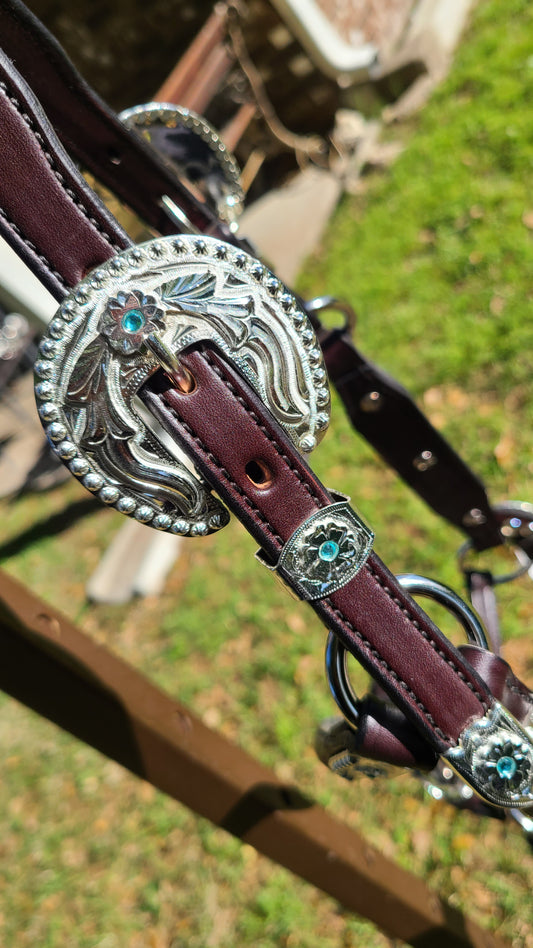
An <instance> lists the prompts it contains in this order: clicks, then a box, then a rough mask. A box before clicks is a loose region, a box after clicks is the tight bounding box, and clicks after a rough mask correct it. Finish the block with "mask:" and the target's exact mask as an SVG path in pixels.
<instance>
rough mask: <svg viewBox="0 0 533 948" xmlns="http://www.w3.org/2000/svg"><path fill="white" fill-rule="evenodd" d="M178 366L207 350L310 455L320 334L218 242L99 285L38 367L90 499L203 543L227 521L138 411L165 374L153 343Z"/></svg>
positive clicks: (158, 256)
mask: <svg viewBox="0 0 533 948" xmlns="http://www.w3.org/2000/svg"><path fill="white" fill-rule="evenodd" d="M149 336H150V337H152V338H153V337H156V338H157V340H159V341H160V342H161V343H162V345H163V347H164V348H166V350H167V351H168V350H170V351H171V352H172V353H173V354H174V355H175V356H177V357H179V354H180V352H182V351H183V350H184V349H186V348H187V347H189V346H190V345H192V344H194V343H197V342H201V341H205V340H209V341H210V342H211V343H212V344H213V345H215V346H216V347H217V348H218V350H219V351H220V352H222V354H223V355H224V356H225V357H226V358H227V359H228V361H230V362H231V363H232V365H233V366H234V367H235V368H236V369H237V370H238V371H239V372H240V373H241V375H242V376H243V377H244V378H245V379H246V380H247V381H248V383H249V384H250V386H251V387H252V388H253V389H254V391H255V392H256V393H257V394H258V395H259V396H260V397H261V398H262V400H263V401H264V403H265V405H266V406H267V407H268V408H269V410H270V412H271V413H272V415H273V416H274V418H275V419H276V421H278V422H279V424H280V425H281V426H282V428H283V429H284V430H285V431H286V433H287V434H288V435H289V437H290V438H291V440H292V441H293V442H294V443H295V444H296V445H297V447H298V448H299V449H300V450H301V451H302V452H309V451H311V450H312V449H313V447H314V446H315V444H316V443H317V441H319V440H320V438H321V437H322V435H323V434H324V431H325V429H326V428H327V426H328V423H329V405H330V397H329V388H328V383H327V376H326V371H325V368H324V364H323V359H322V353H321V351H320V348H319V346H318V344H317V340H316V337H315V334H314V331H313V329H312V327H311V325H310V323H309V321H308V319H307V317H306V315H305V314H304V313H303V311H302V310H301V308H300V307H299V305H298V303H297V302H296V300H295V298H294V297H293V296H292V295H291V294H290V293H288V291H287V289H286V288H285V287H284V285H283V284H282V283H280V281H279V280H278V279H276V277H275V276H273V274H272V273H271V272H270V271H269V270H268V269H266V267H264V266H263V265H262V264H261V263H259V261H258V260H256V259H255V258H254V257H252V256H250V255H249V254H246V253H244V252H243V251H240V250H238V249H236V248H234V247H232V246H231V245H229V244H226V243H224V242H222V241H219V240H216V239H214V238H210V237H193V236H186V235H184V236H180V237H165V238H160V239H157V240H152V241H150V242H148V243H146V244H142V245H140V246H137V247H134V248H131V249H129V250H126V251H124V252H123V253H121V254H119V255H118V256H117V257H114V258H113V259H112V260H110V261H108V262H106V263H105V264H103V265H102V266H101V267H99V268H98V269H97V270H94V271H93V272H92V273H90V274H89V275H88V276H87V277H86V278H85V279H84V280H83V281H82V282H81V283H80V284H79V285H78V286H77V287H76V289H75V290H73V291H72V293H70V295H69V296H68V297H67V298H66V300H65V301H64V302H63V303H62V305H61V306H60V307H59V310H58V312H57V313H56V315H55V317H54V319H53V320H52V322H51V323H50V326H49V328H48V333H47V335H46V336H45V337H44V338H43V340H42V342H41V344H40V358H39V360H38V362H37V363H36V365H35V375H36V385H35V394H36V397H37V404H38V411H39V416H40V418H41V421H42V423H43V425H44V428H45V431H46V434H47V436H48V439H49V441H50V442H51V444H52V446H53V448H54V450H55V451H56V452H57V454H58V456H59V457H60V458H61V459H62V461H64V463H65V464H66V465H67V466H68V467H69V468H70V470H71V472H72V473H73V474H74V475H75V476H76V477H78V478H79V479H80V480H81V482H82V483H83V484H84V485H85V487H87V488H88V489H89V490H90V491H92V492H93V493H94V494H96V495H97V496H98V497H100V499H101V500H102V501H103V502H104V503H105V504H108V505H110V506H113V507H115V508H116V509H117V510H119V511H121V512H122V513H124V514H126V515H128V516H132V517H135V519H137V520H139V521H141V522H142V523H147V524H150V525H151V526H153V527H156V528H157V529H159V530H169V531H170V532H173V533H177V534H180V535H193V536H197V535H202V534H207V533H210V532H212V531H214V530H218V529H219V528H220V527H222V526H224V525H225V524H226V523H227V521H228V519H229V515H228V513H227V511H226V509H225V507H223V506H222V504H221V503H220V502H219V501H218V499H217V498H215V497H214V496H213V495H212V494H211V493H210V490H209V488H208V487H207V485H206V484H205V482H204V481H203V480H201V479H200V478H199V477H198V475H197V474H196V473H195V472H192V471H191V469H190V464H187V463H184V461H183V456H182V455H181V456H180V454H179V451H178V449H176V448H175V447H174V446H173V445H172V443H169V441H168V439H167V438H166V436H165V435H164V434H163V433H162V432H161V430H160V429H159V428H158V426H157V423H156V422H155V421H154V419H153V418H152V417H151V416H149V415H148V414H147V412H146V410H145V409H144V407H143V406H142V405H140V404H139V403H138V401H137V399H136V395H137V392H138V391H139V389H140V387H141V386H142V385H143V383H144V382H145V381H146V380H147V379H148V378H149V377H150V376H151V375H152V374H153V373H154V372H155V371H157V369H158V368H160V364H159V362H158V361H157V359H156V357H155V355H154V354H153V351H152V349H151V348H150V346H149V345H148V344H147V341H146V340H147V338H148V337H149Z"/></svg>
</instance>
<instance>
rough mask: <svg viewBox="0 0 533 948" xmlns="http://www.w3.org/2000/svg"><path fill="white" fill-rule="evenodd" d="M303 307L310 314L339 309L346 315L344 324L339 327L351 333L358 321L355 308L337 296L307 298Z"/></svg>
mask: <svg viewBox="0 0 533 948" xmlns="http://www.w3.org/2000/svg"><path fill="white" fill-rule="evenodd" d="M303 308H304V310H305V312H306V313H307V315H308V316H315V315H317V316H318V314H319V313H324V312H325V311H326V310H328V309H334V310H337V312H339V313H342V314H343V316H344V326H341V327H339V328H341V329H343V330H344V331H345V332H346V331H347V332H350V333H352V332H353V331H354V329H355V324H356V322H357V316H356V315H355V310H354V309H352V307H351V306H350V304H349V303H347V302H346V301H345V300H339V299H337V297H336V296H315V297H314V299H312V300H306V301H305V303H304V304H303Z"/></svg>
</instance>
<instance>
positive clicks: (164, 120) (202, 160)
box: [119, 102, 244, 232]
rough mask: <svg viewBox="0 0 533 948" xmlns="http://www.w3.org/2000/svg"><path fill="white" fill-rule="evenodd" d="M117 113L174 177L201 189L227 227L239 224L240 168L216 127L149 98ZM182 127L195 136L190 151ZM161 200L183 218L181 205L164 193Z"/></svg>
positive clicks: (173, 106) (174, 214) (179, 217)
mask: <svg viewBox="0 0 533 948" xmlns="http://www.w3.org/2000/svg"><path fill="white" fill-rule="evenodd" d="M119 118H120V119H121V121H122V122H123V123H124V125H125V126H126V128H129V129H131V130H132V131H133V132H135V133H136V134H137V135H139V136H140V137H141V138H143V139H144V141H146V142H147V143H148V144H149V145H150V147H151V148H153V149H154V150H155V151H157V153H158V154H159V155H160V156H161V157H162V158H163V159H164V160H165V161H166V162H168V163H169V164H170V165H172V167H173V168H174V170H175V171H176V173H177V174H178V177H185V178H186V179H187V180H188V181H189V183H190V184H192V185H193V187H195V188H196V189H197V190H198V191H199V192H200V194H201V196H202V198H203V199H204V200H205V201H206V203H207V204H209V206H210V207H211V208H212V209H213V210H214V211H215V212H216V213H217V215H218V216H219V217H220V219H221V220H223V221H225V223H226V224H228V225H229V227H230V230H232V231H233V232H235V231H236V230H237V229H238V220H239V217H240V215H241V213H242V211H243V208H244V192H243V189H242V187H241V182H240V174H241V173H240V169H239V166H238V164H237V162H236V160H235V158H234V157H233V155H232V154H231V152H229V151H228V149H227V148H226V146H225V144H224V142H223V141H222V139H221V137H220V135H219V134H218V132H217V131H216V129H214V128H213V126H212V125H210V124H209V122H208V121H207V120H206V119H205V118H204V117H203V116H202V115H198V113H197V112H193V111H192V110H191V109H186V108H184V107H183V106H180V105H171V104H168V103H166V102H148V103H146V104H145V105H134V106H133V107H132V108H130V109H125V110H124V111H123V112H121V113H120V115H119ZM187 133H188V134H189V136H191V135H192V136H194V138H195V140H196V147H195V148H194V149H193V153H191V146H190V145H189V146H188V147H187V145H186V142H185V140H184V135H186V134H187ZM161 200H162V203H163V205H164V207H165V208H166V210H167V211H168V212H169V213H170V214H171V215H172V216H173V217H176V218H177V219H178V221H179V223H180V224H182V223H183V219H182V212H181V211H180V209H179V208H176V206H175V205H174V203H173V202H171V201H170V200H169V198H168V197H166V196H165V195H163V196H162V199H161Z"/></svg>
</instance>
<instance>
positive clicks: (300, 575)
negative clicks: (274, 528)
mask: <svg viewBox="0 0 533 948" xmlns="http://www.w3.org/2000/svg"><path fill="white" fill-rule="evenodd" d="M373 540H374V534H373V533H372V531H371V530H369V528H368V527H367V526H366V524H364V523H363V521H362V520H360V519H359V517H358V516H357V514H356V513H355V512H354V511H353V510H352V508H351V507H350V505H349V503H348V500H347V498H344V499H343V500H341V501H338V502H337V503H334V504H329V505H328V506H327V507H323V508H322V509H321V510H317V511H316V513H314V514H312V515H311V516H310V517H308V518H307V520H305V521H304V522H303V523H301V524H300V526H299V527H297V529H296V530H295V531H294V533H293V534H292V536H291V537H290V538H289V539H288V540H287V542H286V544H285V546H284V547H283V549H282V551H281V554H280V557H279V559H278V562H277V563H275V564H273V563H271V562H269V561H268V559H267V557H266V556H265V554H264V551H263V550H259V551H258V553H257V554H256V556H257V558H258V559H259V561H260V562H261V563H263V565H264V566H266V567H268V569H271V570H275V571H276V572H277V573H278V574H279V576H280V577H281V579H283V580H284V581H285V582H286V583H287V585H289V586H290V588H291V589H292V590H293V591H294V592H295V593H296V595H297V596H298V597H299V598H300V599H305V600H311V599H324V598H325V597H326V596H330V595H331V593H334V592H335V591H336V590H337V589H341V587H342V586H346V584H347V583H349V582H350V580H351V579H353V578H354V576H355V575H356V574H357V573H358V572H359V570H360V569H361V567H362V566H363V565H364V563H365V562H366V560H367V559H368V556H369V554H370V551H371V549H372V543H373Z"/></svg>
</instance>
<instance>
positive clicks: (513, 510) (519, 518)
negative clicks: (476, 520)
mask: <svg viewBox="0 0 533 948" xmlns="http://www.w3.org/2000/svg"><path fill="white" fill-rule="evenodd" d="M492 509H493V512H494V513H495V514H496V517H497V519H498V520H499V521H500V524H501V525H502V526H503V525H504V523H505V521H506V520H509V521H510V526H511V527H512V531H513V534H514V535H515V536H517V537H518V536H519V530H520V528H521V527H522V525H523V524H524V523H527V524H532V525H533V505H532V504H527V503H524V502H522V501H508V502H507V503H505V504H497V505H496V506H495V507H493V508H492ZM513 520H514V521H516V523H513ZM505 540H506V541H507V543H508V544H509V545H510V544H513V543H514V542H515V541H514V537H513V535H509V536H507V537H505ZM472 549H473V544H472V541H471V540H466V541H465V543H463V544H462V546H460V547H459V549H458V551H457V559H458V563H459V567H460V569H462V570H463V572H464V571H465V560H466V557H467V555H468V553H470V551H471V550H472ZM513 553H514V555H515V557H516V559H517V560H518V562H519V564H520V566H518V568H517V569H515V570H512V571H511V572H510V573H502V574H501V575H500V576H493V577H492V583H493V585H494V586H501V585H502V584H503V583H510V582H512V581H513V579H519V578H520V576H524V574H525V573H527V572H529V570H530V568H531V566H532V565H533V560H532V559H531V557H530V556H528V555H527V553H526V552H525V550H523V549H522V548H521V547H519V546H517V545H514V546H513Z"/></svg>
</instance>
